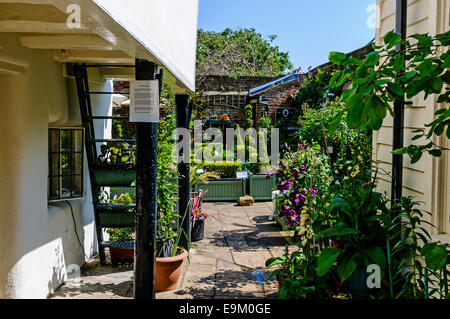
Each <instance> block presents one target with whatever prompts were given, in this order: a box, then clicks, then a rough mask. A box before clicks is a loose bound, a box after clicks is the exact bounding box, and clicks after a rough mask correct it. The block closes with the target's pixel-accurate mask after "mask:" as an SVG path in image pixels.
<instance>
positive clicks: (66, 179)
mask: <svg viewBox="0 0 450 319" xmlns="http://www.w3.org/2000/svg"><path fill="white" fill-rule="evenodd" d="M61 181H62V183H61V195H60V197H61V198H69V197H71V196H72V195H71V193H72V176H63V177H61Z"/></svg>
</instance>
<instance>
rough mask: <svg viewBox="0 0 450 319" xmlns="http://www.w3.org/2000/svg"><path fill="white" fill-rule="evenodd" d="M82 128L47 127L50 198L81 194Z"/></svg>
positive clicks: (70, 196) (66, 197) (65, 197)
mask: <svg viewBox="0 0 450 319" xmlns="http://www.w3.org/2000/svg"><path fill="white" fill-rule="evenodd" d="M83 144H84V136H83V130H82V129H49V179H48V193H49V199H50V200H58V199H69V198H74V197H82V196H83V173H84V172H83V160H84V153H83V152H84V148H83Z"/></svg>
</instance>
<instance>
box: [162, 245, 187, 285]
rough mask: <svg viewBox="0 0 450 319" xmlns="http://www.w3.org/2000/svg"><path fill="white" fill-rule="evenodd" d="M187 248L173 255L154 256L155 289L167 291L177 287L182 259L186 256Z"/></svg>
mask: <svg viewBox="0 0 450 319" xmlns="http://www.w3.org/2000/svg"><path fill="white" fill-rule="evenodd" d="M187 256H188V252H187V250H183V253H182V254H180V255H178V256H175V257H161V258H156V283H155V285H156V291H169V290H174V289H175V288H177V283H178V279H179V278H180V274H181V268H182V265H183V261H184V260H185V259H186V258H187Z"/></svg>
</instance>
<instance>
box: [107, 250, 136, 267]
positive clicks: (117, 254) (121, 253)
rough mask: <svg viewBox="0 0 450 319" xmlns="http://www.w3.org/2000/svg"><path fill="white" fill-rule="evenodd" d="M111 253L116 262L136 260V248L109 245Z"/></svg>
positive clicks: (113, 261) (113, 260) (112, 259)
mask: <svg viewBox="0 0 450 319" xmlns="http://www.w3.org/2000/svg"><path fill="white" fill-rule="evenodd" d="M109 254H110V255H111V262H112V263H116V262H118V261H130V260H131V261H133V260H134V248H113V247H109Z"/></svg>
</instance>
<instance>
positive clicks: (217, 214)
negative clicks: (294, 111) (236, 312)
mask: <svg viewBox="0 0 450 319" xmlns="http://www.w3.org/2000/svg"><path fill="white" fill-rule="evenodd" d="M204 209H205V210H206V211H207V212H208V213H209V215H210V217H209V218H208V219H207V221H206V231H205V238H204V239H203V240H201V241H199V242H196V243H192V247H191V254H190V261H188V260H186V261H185V264H184V266H183V272H182V275H181V277H180V280H179V283H178V287H177V289H176V290H173V291H169V292H160V293H157V298H158V299H180V298H181V299H192V298H196V299H197V298H203V299H204V298H206V299H213V298H216V299H222V298H274V297H275V296H276V292H277V283H276V281H275V280H274V279H272V280H270V281H267V280H266V279H267V276H268V274H269V270H268V269H265V268H264V263H265V261H266V259H268V258H270V257H272V256H279V255H281V254H283V252H284V249H285V246H286V244H287V243H288V242H287V239H286V238H287V237H288V236H289V233H287V232H283V231H282V230H281V227H280V226H279V225H277V224H276V223H275V222H269V221H268V217H269V216H270V215H271V211H272V203H271V202H257V203H255V205H254V206H250V207H238V206H236V204H235V203H205V204H204ZM292 249H295V245H292V244H291V245H290V250H292ZM132 276H133V267H132V265H121V266H112V265H111V266H106V267H101V266H99V265H98V262H93V263H91V264H88V265H87V267H85V269H83V271H82V277H81V279H80V280H79V281H76V280H69V281H68V282H67V283H66V284H65V285H63V286H62V287H61V288H60V289H58V290H57V291H56V292H55V294H54V295H53V296H51V298H91V299H92V298H95V299H97V298H102V299H110V298H132V294H133V281H132V280H133V277H132Z"/></svg>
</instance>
